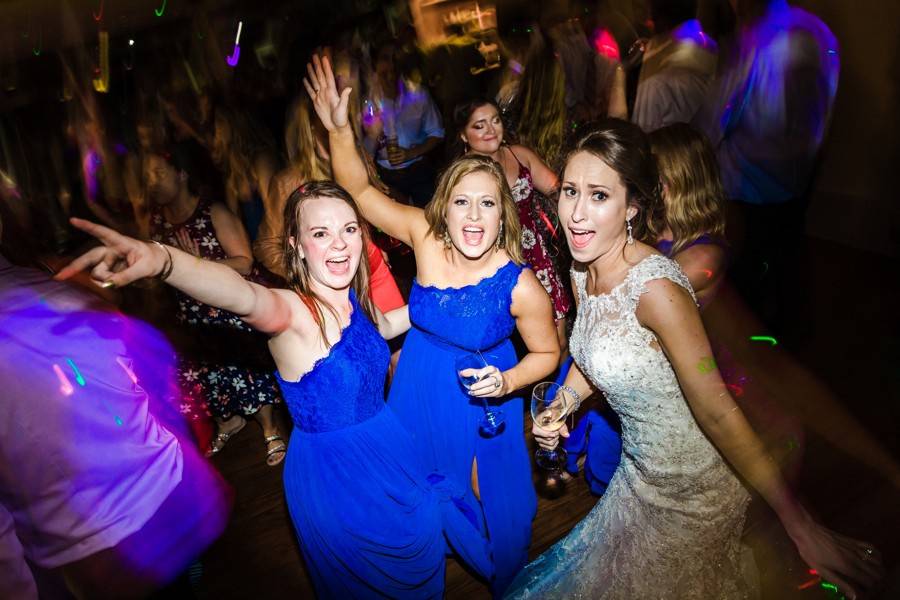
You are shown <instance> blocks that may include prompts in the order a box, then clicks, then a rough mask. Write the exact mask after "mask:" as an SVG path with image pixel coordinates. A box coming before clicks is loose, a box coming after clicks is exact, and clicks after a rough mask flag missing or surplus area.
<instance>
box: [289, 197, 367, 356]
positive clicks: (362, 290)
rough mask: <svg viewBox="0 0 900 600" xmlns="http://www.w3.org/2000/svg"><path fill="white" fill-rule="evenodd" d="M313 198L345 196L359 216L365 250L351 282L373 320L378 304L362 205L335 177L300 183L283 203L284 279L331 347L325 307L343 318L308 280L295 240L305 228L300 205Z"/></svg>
mask: <svg viewBox="0 0 900 600" xmlns="http://www.w3.org/2000/svg"><path fill="white" fill-rule="evenodd" d="M310 198H335V199H337V200H343V201H344V202H346V203H347V205H348V206H350V208H352V209H353V213H354V214H355V215H356V220H357V222H358V223H359V224H360V228H359V230H360V232H361V234H362V254H361V256H360V258H359V267H358V268H357V270H356V274H355V275H354V276H353V282H352V283H351V286H352V288H353V291H354V292H355V293H356V301H357V302H358V303H359V306H360V307H361V308H362V309H363V312H364V313H366V316H368V317H369V319H371V320H372V322H373V323H374V322H375V306H374V304H373V302H372V298H371V296H370V295H369V256H368V247H369V232H368V228H367V227H365V226H364V223H365V221H363V218H362V215H361V214H360V212H359V208H357V206H356V202H354V201H353V198H352V197H351V196H350V194H348V193H347V191H346V190H345V189H344V188H342V187H341V186H339V185H338V184H336V183H334V182H332V181H311V182H309V183H306V184H304V185H301V186H300V187H299V188H297V189H296V190H295V191H294V193H292V194H291V195H290V197H289V198H288V200H287V204H286V205H285V207H284V224H285V227H284V233H285V235H284V238H283V254H282V256H283V260H284V272H285V279H286V280H287V285H288V288H289V289H291V290H293V291H295V292H297V294H298V295H299V296H300V299H301V300H302V301H303V303H304V304H305V305H306V307H307V308H308V309H309V312H311V313H312V316H313V319H314V320H315V322H316V325H317V326H318V327H319V333H320V334H321V336H322V341H323V342H324V344H325V347H326V348H331V344H330V343H329V342H328V336H327V335H326V332H325V312H324V310H323V309H326V310H328V312H330V313H331V316H332V317H334V319H335V321H338V322H340V319H339V317H338V314H337V312H336V311H335V309H334V307H332V306H331V305H330V304H328V303H327V302H326V301H325V300H323V299H322V298H321V297H320V296H319V295H318V294H316V292H315V291H314V290H313V289H312V286H311V285H310V280H309V270H308V269H307V268H306V263H305V262H304V260H303V259H302V258H301V257H300V252H298V250H297V248H296V244H299V240H300V231H301V228H302V227H301V225H302V224H301V222H300V208H301V206H302V205H303V202H304V201H306V200H309V199H310ZM291 239H293V240H294V244H291Z"/></svg>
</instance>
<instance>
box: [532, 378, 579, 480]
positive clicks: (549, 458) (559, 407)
mask: <svg viewBox="0 0 900 600" xmlns="http://www.w3.org/2000/svg"><path fill="white" fill-rule="evenodd" d="M575 408H576V403H575V399H574V398H573V397H572V395H571V394H570V393H569V391H568V390H566V389H565V388H563V387H561V386H560V385H558V384H556V383H553V382H550V381H545V382H543V383H539V384H537V385H536V386H534V391H533V392H532V394H531V418H532V419H533V421H534V427H533V428H532V432H533V433H534V437H535V439H536V440H537V442H538V446H540V448H538V450H537V452H536V453H535V459H536V460H537V464H538V466H539V467H541V468H542V469H545V470H548V471H558V470H560V469H561V468H562V465H563V464H564V463H565V461H566V452H565V450H563V449H561V448H557V446H558V445H559V436H560V435H564V437H569V432H568V429H567V428H566V417H568V416H569V414H570V413H571V412H573V411H574V410H575ZM563 432H565V433H564V434H563Z"/></svg>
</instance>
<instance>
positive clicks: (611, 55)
mask: <svg viewBox="0 0 900 600" xmlns="http://www.w3.org/2000/svg"><path fill="white" fill-rule="evenodd" d="M592 41H593V43H594V50H596V51H597V54H599V55H601V56H605V57H606V58H608V59H609V60H612V61H618V60H619V57H620V56H621V54H620V52H619V44H618V43H617V42H616V38H614V37H613V36H612V34H611V33H610V32H609V31H607V30H606V29H598V30H596V31H595V32H594V37H593V40H592Z"/></svg>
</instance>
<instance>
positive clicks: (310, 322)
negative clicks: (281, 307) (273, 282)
mask: <svg viewBox="0 0 900 600" xmlns="http://www.w3.org/2000/svg"><path fill="white" fill-rule="evenodd" d="M272 293H274V294H275V295H276V296H277V297H278V298H279V300H280V301H282V302H284V304H285V305H286V306H287V307H288V309H289V310H290V315H291V316H290V320H291V326H290V328H289V329H290V331H291V332H293V334H295V335H299V336H300V337H307V336H309V335H310V334H312V333H313V332H314V331H315V332H318V327H317V326H316V320H315V318H314V317H313V314H312V312H311V311H310V309H309V307H308V306H307V305H306V303H305V302H303V300H302V299H301V298H300V296H299V295H298V294H297V293H296V292H294V291H293V290H286V289H283V288H277V289H272Z"/></svg>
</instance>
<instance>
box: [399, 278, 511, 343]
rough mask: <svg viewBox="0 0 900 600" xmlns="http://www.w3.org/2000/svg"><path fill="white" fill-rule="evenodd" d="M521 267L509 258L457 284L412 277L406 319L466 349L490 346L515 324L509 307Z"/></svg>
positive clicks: (430, 334) (436, 336) (504, 335)
mask: <svg viewBox="0 0 900 600" xmlns="http://www.w3.org/2000/svg"><path fill="white" fill-rule="evenodd" d="M522 269H523V267H522V266H520V265H516V264H515V263H513V262H511V261H510V262H508V263H506V264H505V265H504V266H502V267H500V268H499V269H498V270H497V272H496V273H494V274H493V275H491V276H490V277H486V278H485V279H482V280H481V281H479V282H478V283H476V284H474V285H467V286H465V287H461V288H439V287H434V286H421V285H419V283H418V282H417V281H413V285H412V289H411V290H410V293H409V317H410V320H411V321H412V324H413V326H414V327H416V328H417V329H420V330H421V331H423V332H425V333H426V334H427V335H429V336H431V338H432V339H437V340H438V341H439V342H443V343H445V344H448V345H451V346H456V347H458V348H463V349H465V350H469V351H474V350H486V349H488V348H491V347H493V346H495V345H497V344H498V343H500V342H502V341H503V340H505V339H506V338H508V337H509V336H510V335H511V334H512V332H513V329H514V328H515V326H516V320H515V319H514V318H513V316H512V315H511V314H510V312H509V308H510V305H511V303H512V290H513V288H514V287H516V283H518V281H519V274H520V273H521V272H522Z"/></svg>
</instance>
